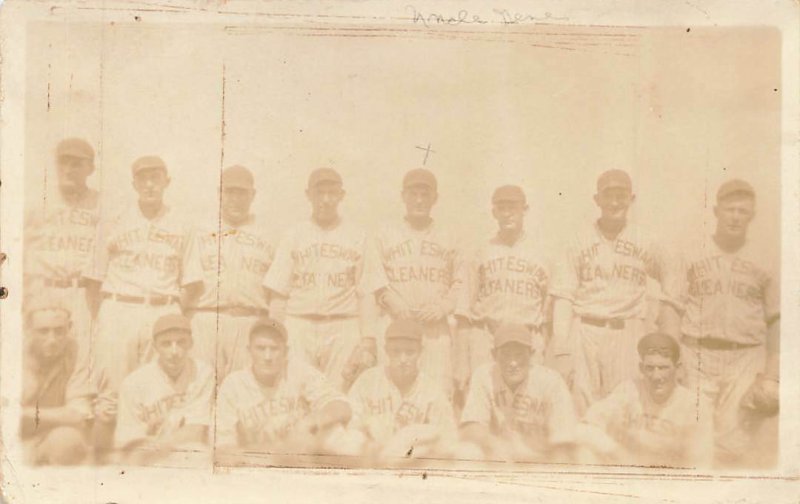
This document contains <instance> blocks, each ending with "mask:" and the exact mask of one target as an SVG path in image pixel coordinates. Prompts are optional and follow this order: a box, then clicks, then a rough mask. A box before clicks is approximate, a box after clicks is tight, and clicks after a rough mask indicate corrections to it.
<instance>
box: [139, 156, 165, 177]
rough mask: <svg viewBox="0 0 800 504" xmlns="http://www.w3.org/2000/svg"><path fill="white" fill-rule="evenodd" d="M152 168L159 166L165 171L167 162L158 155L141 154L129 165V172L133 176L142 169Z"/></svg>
mask: <svg viewBox="0 0 800 504" xmlns="http://www.w3.org/2000/svg"><path fill="white" fill-rule="evenodd" d="M154 168H159V169H162V170H164V171H165V172H166V171H167V164H166V163H165V162H164V160H163V159H161V158H160V157H158V156H142V157H140V158H139V159H137V160H136V161H134V162H133V165H131V173H132V174H133V176H134V177H135V176H136V175H137V174H139V172H141V171H143V170H151V169H154Z"/></svg>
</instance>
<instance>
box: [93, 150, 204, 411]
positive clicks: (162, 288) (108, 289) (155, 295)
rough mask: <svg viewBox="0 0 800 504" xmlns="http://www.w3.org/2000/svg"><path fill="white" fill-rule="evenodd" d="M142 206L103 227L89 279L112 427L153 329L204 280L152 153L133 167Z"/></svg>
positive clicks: (97, 361)
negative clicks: (125, 383) (121, 393)
mask: <svg viewBox="0 0 800 504" xmlns="http://www.w3.org/2000/svg"><path fill="white" fill-rule="evenodd" d="M131 172H132V175H133V187H134V189H135V190H136V192H137V193H138V195H139V200H138V204H137V205H135V206H133V207H131V208H128V209H127V210H125V211H124V212H122V214H120V215H119V216H118V217H117V218H115V219H112V220H110V221H107V222H101V224H100V226H99V227H98V239H97V240H96V244H97V246H96V250H95V257H94V261H93V262H92V263H91V264H90V265H89V269H88V270H87V272H86V273H85V274H84V276H85V278H87V279H88V280H90V281H91V283H90V288H89V289H87V292H88V296H89V303H90V306H97V305H98V304H99V312H98V314H97V320H96V322H95V326H94V330H95V335H94V341H93V345H92V354H93V359H94V365H95V368H96V369H97V372H98V376H97V380H98V382H99V384H100V386H101V387H102V388H103V389H104V390H106V391H108V394H103V397H102V398H101V399H99V402H100V403H101V404H102V407H101V408H100V409H99V410H98V420H100V422H103V423H108V424H110V425H113V420H114V415H115V399H116V392H117V391H118V390H119V386H120V384H121V383H122V379H123V378H124V377H125V376H126V375H128V374H129V373H130V372H132V371H133V370H135V369H136V368H138V367H139V366H140V365H141V364H143V363H145V362H148V361H150V360H151V359H152V357H153V349H152V327H153V322H155V321H156V320H157V319H158V318H159V317H161V316H162V315H166V314H168V313H179V312H180V306H179V304H178V303H179V300H180V295H181V288H182V287H186V286H190V285H192V284H195V286H196V287H197V286H199V285H200V283H199V282H200V281H201V279H202V276H201V273H200V271H199V266H198V261H196V260H195V259H194V258H192V257H191V250H192V249H191V247H190V246H189V242H190V233H189V231H188V226H186V225H185V224H184V222H183V221H182V220H180V219H179V218H178V217H177V216H176V215H175V213H174V212H173V211H172V210H171V209H170V208H169V207H168V206H166V205H165V204H164V201H163V195H164V191H165V190H166V188H167V186H169V182H170V178H169V175H168V174H167V166H166V165H165V164H164V162H163V161H162V160H161V159H160V158H158V157H155V156H145V157H141V158H139V159H137V160H136V161H135V162H134V163H133V165H132V167H131Z"/></svg>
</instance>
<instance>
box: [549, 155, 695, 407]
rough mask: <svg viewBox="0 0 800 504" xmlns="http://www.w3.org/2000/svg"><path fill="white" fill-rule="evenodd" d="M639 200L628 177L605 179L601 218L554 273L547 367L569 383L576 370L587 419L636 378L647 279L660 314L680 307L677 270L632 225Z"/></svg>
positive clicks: (600, 188) (613, 173)
mask: <svg viewBox="0 0 800 504" xmlns="http://www.w3.org/2000/svg"><path fill="white" fill-rule="evenodd" d="M635 199H636V195H635V194H634V193H633V185H632V183H631V178H630V176H629V175H628V174H627V173H626V172H624V171H622V170H609V171H606V172H604V173H603V174H602V175H600V177H599V178H598V179H597V193H596V194H595V196H594V201H595V203H596V204H597V206H598V208H599V209H600V218H599V219H597V221H596V222H594V223H593V224H592V226H591V227H590V228H587V229H585V230H583V231H581V232H580V233H578V234H577V235H576V236H575V237H574V239H573V240H571V242H570V243H569V244H568V247H567V250H566V251H565V253H564V256H563V257H561V258H560V260H559V261H558V264H557V266H556V268H555V273H554V277H553V283H552V288H551V291H550V292H551V294H552V295H553V296H554V302H553V339H552V341H551V343H550V346H549V348H548V358H549V359H551V360H549V361H548V363H549V364H551V365H552V366H553V367H556V368H557V369H559V370H560V371H561V372H562V374H563V376H564V377H565V379H566V380H567V382H568V383H569V382H573V371H574V383H573V392H574V394H575V398H576V402H577V405H578V408H579V411H581V412H585V411H586V409H587V408H588V407H589V406H591V404H592V403H594V402H595V401H598V400H600V399H602V398H603V397H605V396H606V395H608V394H609V393H610V392H611V391H612V390H613V389H614V388H615V387H616V386H617V384H619V383H620V382H621V381H623V380H626V379H629V378H634V377H636V375H637V373H638V371H637V370H636V363H637V362H638V357H637V355H636V343H637V341H638V339H639V337H641V335H642V334H643V333H644V326H645V322H644V321H645V319H646V318H647V308H648V298H647V290H648V287H647V281H648V278H653V279H654V280H656V281H658V282H659V284H660V287H661V292H660V293H659V294H658V296H659V311H660V312H672V311H674V307H675V305H676V304H677V303H678V300H677V298H678V292H677V291H678V290H679V282H678V281H677V270H676V268H675V265H674V264H673V262H672V261H671V260H669V259H668V256H667V254H666V253H665V251H664V250H663V249H662V247H660V246H659V245H658V244H657V243H656V242H655V241H654V240H653V239H652V238H651V237H649V236H648V235H647V234H646V233H644V232H643V231H642V230H641V229H640V228H639V227H638V226H637V225H636V224H635V223H633V222H629V221H628V210H629V209H630V206H631V205H632V204H633V202H634V201H635ZM660 321H661V323H662V324H663V323H665V322H664V319H663V318H662V319H660ZM665 330H666V329H665ZM672 331H674V329H672Z"/></svg>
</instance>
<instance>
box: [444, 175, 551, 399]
mask: <svg viewBox="0 0 800 504" xmlns="http://www.w3.org/2000/svg"><path fill="white" fill-rule="evenodd" d="M527 211H528V204H527V201H526V198H525V193H524V192H523V191H522V188H520V187H519V186H515V185H506V186H501V187H498V188H497V189H496V190H495V191H494V194H493V195H492V215H493V216H494V218H495V220H496V221H497V227H498V229H497V234H495V236H493V237H492V238H491V239H490V240H489V241H488V242H486V243H484V244H483V245H482V246H480V247H479V248H478V249H477V250H476V251H475V252H474V253H472V254H471V256H472V257H471V259H470V260H469V261H468V263H469V267H468V271H469V274H468V275H467V276H468V279H469V280H468V288H466V289H464V290H463V295H462V297H461V299H460V300H459V308H458V311H457V320H458V345H459V347H460V348H459V351H458V355H459V357H460V363H459V365H458V366H457V367H458V379H457V381H458V383H459V385H460V387H462V388H463V387H464V386H465V385H466V382H467V381H468V379H469V377H470V375H471V374H472V372H474V370H475V369H477V368H478V367H479V366H481V365H482V364H485V363H487V362H491V361H492V348H493V346H494V344H493V336H492V335H493V334H494V332H495V331H496V330H497V328H498V327H499V326H501V325H503V324H515V325H521V326H524V327H527V328H528V330H529V331H530V332H531V335H532V339H531V343H532V345H533V350H534V360H535V361H536V362H539V363H541V362H542V361H543V355H542V354H543V352H544V346H545V342H544V337H543V324H544V320H545V306H546V302H547V295H548V294H547V290H548V283H549V281H550V268H549V265H548V264H547V261H546V260H545V259H544V257H543V255H542V253H541V252H540V250H539V247H538V246H537V244H536V242H535V240H534V239H533V238H531V237H529V236H528V235H527V234H526V233H525V213H526V212H527Z"/></svg>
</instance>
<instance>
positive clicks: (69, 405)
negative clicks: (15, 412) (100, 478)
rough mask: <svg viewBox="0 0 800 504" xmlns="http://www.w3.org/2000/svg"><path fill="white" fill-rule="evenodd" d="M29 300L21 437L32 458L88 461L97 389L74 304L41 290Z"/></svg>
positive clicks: (27, 457) (30, 460) (64, 462)
mask: <svg viewBox="0 0 800 504" xmlns="http://www.w3.org/2000/svg"><path fill="white" fill-rule="evenodd" d="M29 299H31V301H30V302H28V303H26V304H27V306H25V307H24V308H25V353H24V358H23V365H22V373H23V378H22V422H21V432H20V433H21V437H22V444H23V449H24V450H25V460H26V461H27V462H28V463H31V464H57V465H72V464H80V463H82V462H86V461H87V456H88V455H89V449H88V448H89V444H90V441H89V430H90V426H91V420H92V401H93V399H94V391H93V389H92V387H91V383H90V378H89V362H88V360H87V359H85V358H84V356H85V353H84V352H80V351H79V349H78V345H77V342H76V341H75V338H74V337H73V330H72V320H71V313H70V311H69V308H67V307H66V305H65V304H64V303H63V302H62V300H61V299H54V298H50V297H48V296H47V295H42V294H41V293H40V294H39V295H37V296H36V297H35V299H34V298H32V297H31V298H29Z"/></svg>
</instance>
